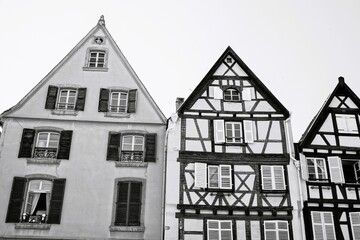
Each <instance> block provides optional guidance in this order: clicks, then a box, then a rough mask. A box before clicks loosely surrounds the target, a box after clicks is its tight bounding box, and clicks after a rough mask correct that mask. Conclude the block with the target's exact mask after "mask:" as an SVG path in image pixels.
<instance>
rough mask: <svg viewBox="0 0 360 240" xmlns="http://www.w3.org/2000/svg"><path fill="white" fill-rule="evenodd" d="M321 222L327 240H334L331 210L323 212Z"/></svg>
mask: <svg viewBox="0 0 360 240" xmlns="http://www.w3.org/2000/svg"><path fill="white" fill-rule="evenodd" d="M322 215H323V218H324V219H323V223H324V227H325V234H326V239H327V240H336V237H335V229H334V222H333V215H332V212H323V213H322Z"/></svg>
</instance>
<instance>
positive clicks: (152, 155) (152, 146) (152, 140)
mask: <svg viewBox="0 0 360 240" xmlns="http://www.w3.org/2000/svg"><path fill="white" fill-rule="evenodd" d="M145 148H146V150H145V154H146V155H145V162H156V133H149V134H146V145H145Z"/></svg>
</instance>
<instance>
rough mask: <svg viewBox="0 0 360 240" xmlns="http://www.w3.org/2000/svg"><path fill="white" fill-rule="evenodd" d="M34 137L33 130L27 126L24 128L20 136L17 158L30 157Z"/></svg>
mask: <svg viewBox="0 0 360 240" xmlns="http://www.w3.org/2000/svg"><path fill="white" fill-rule="evenodd" d="M34 138H35V130H34V129H29V128H24V130H23V134H22V137H21V143H20V150H19V158H22V157H31V154H32V149H33V142H34Z"/></svg>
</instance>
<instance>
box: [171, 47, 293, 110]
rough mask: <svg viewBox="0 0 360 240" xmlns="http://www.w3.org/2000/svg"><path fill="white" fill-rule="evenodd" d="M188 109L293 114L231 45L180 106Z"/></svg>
mask: <svg viewBox="0 0 360 240" xmlns="http://www.w3.org/2000/svg"><path fill="white" fill-rule="evenodd" d="M219 100H222V101H219ZM188 111H190V112H191V111H205V112H229V113H230V112H233V113H234V112H237V113H245V114H278V116H285V117H289V112H288V110H287V109H286V108H285V107H284V106H283V105H282V104H281V103H280V102H279V100H277V98H276V97H275V96H274V95H273V94H272V93H271V92H270V90H269V89H268V88H267V87H266V86H265V85H264V84H263V83H262V82H261V81H260V79H258V78H257V77H256V75H255V74H254V73H253V72H252V71H251V70H250V69H249V67H248V66H247V65H246V64H245V63H244V62H243V61H242V60H241V59H240V57H239V56H238V55H237V54H236V53H235V52H234V51H233V50H232V49H231V47H228V48H227V49H226V50H225V51H224V53H223V54H222V55H221V56H220V58H219V59H218V60H217V61H216V63H215V64H214V65H213V67H212V68H211V69H210V71H209V72H208V73H207V74H206V76H205V77H204V78H203V80H202V81H201V82H200V83H199V85H198V86H197V87H196V88H195V90H194V91H193V92H192V93H191V94H190V96H189V97H188V98H187V100H186V101H185V102H184V104H183V105H182V106H181V107H180V108H179V109H178V112H179V113H184V112H188Z"/></svg>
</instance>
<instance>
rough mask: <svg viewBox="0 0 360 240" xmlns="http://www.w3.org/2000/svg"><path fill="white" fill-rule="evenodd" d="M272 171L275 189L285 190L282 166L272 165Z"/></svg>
mask: <svg viewBox="0 0 360 240" xmlns="http://www.w3.org/2000/svg"><path fill="white" fill-rule="evenodd" d="M272 167H273V171H274V183H275V188H274V189H275V190H285V177H284V167H283V166H272Z"/></svg>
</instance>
